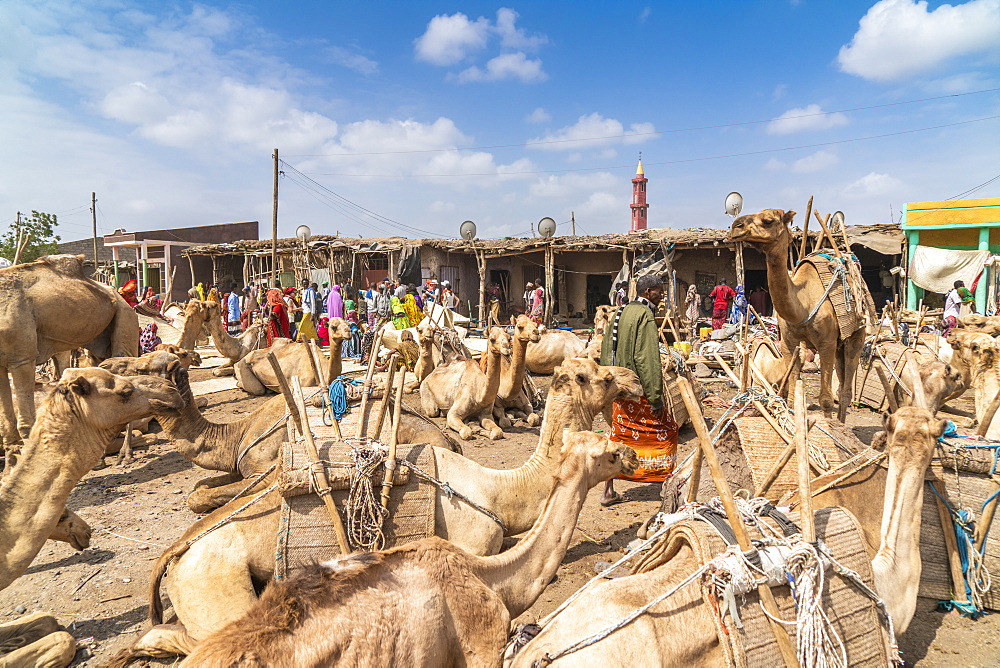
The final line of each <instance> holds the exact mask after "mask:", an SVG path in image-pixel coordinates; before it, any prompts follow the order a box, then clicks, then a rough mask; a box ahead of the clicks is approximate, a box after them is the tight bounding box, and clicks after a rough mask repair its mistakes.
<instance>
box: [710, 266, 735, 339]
mask: <svg viewBox="0 0 1000 668" xmlns="http://www.w3.org/2000/svg"><path fill="white" fill-rule="evenodd" d="M708 296H709V297H711V298H712V300H713V301H712V329H722V326H723V325H724V324H725V323H726V318H727V317H728V316H729V304H730V303H731V302H732V301H733V297H735V296H736V293H735V292H734V291H733V289H732V288H731V287H729V286H728V285H727V284H726V279H725V278H723V279H721V280H720V281H719V284H718V285H716V286H715V287H714V288H712V291H711V292H710V293H708Z"/></svg>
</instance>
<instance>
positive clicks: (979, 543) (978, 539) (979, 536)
mask: <svg viewBox="0 0 1000 668" xmlns="http://www.w3.org/2000/svg"><path fill="white" fill-rule="evenodd" d="M998 501H1000V496H995V497H993V500H992V501H990V503H989V505H987V506H986V507H985V508H983V513H982V515H980V516H979V521H978V522H976V531H975V535H974V537H973V540H974V541H975V544H976V549H977V550H979V551H982V549H983V543H985V542H986V537H987V535H988V534H989V532H990V525H992V524H993V516H994V515H995V514H996V511H997V502H998Z"/></svg>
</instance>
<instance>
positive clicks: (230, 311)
mask: <svg viewBox="0 0 1000 668" xmlns="http://www.w3.org/2000/svg"><path fill="white" fill-rule="evenodd" d="M226 312H227V316H226V319H227V321H228V322H227V323H226V325H227V326H228V330H229V335H230V336H239V335H240V312H241V311H240V293H238V292H237V291H236V283H232V284H231V285H230V286H229V296H228V297H226Z"/></svg>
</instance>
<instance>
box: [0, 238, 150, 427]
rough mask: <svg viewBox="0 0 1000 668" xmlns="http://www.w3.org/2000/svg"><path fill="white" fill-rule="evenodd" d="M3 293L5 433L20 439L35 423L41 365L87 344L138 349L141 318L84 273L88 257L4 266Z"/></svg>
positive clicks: (1, 421) (1, 405)
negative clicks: (36, 371) (38, 377)
mask: <svg viewBox="0 0 1000 668" xmlns="http://www.w3.org/2000/svg"><path fill="white" fill-rule="evenodd" d="M0 294H2V295H3V299H0V437H2V442H3V445H14V444H16V443H19V442H21V441H22V439H24V438H27V437H28V434H29V433H30V432H31V425H32V424H33V423H34V421H35V393H34V389H35V365H37V364H43V363H44V362H45V361H46V360H48V359H49V358H50V357H52V356H53V355H55V354H56V353H59V352H63V351H70V350H74V349H76V348H81V347H85V348H87V349H88V350H90V351H92V352H93V353H94V354H95V355H97V356H98V357H100V358H101V359H103V358H106V357H111V356H113V355H137V354H138V353H139V319H138V317H137V316H136V314H135V311H133V310H132V308H131V307H129V305H128V304H127V303H126V302H125V300H124V299H122V297H121V295H119V294H118V293H117V292H115V291H114V290H112V289H111V288H109V287H108V286H106V285H101V284H100V283H98V282H96V281H92V280H90V279H89V278H86V277H84V275H83V256H82V255H46V256H43V257H41V258H39V259H38V260H36V261H35V262H28V263H25V264H19V265H15V266H13V267H8V268H6V269H0ZM8 374H10V376H12V377H13V380H14V385H13V389H14V394H16V395H17V408H16V411H15V407H14V397H13V396H12V395H11V385H10V381H9V380H8Z"/></svg>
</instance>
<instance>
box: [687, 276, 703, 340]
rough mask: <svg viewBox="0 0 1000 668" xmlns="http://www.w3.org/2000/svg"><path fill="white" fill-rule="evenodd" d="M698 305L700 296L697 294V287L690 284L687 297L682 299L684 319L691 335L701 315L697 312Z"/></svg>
mask: <svg viewBox="0 0 1000 668" xmlns="http://www.w3.org/2000/svg"><path fill="white" fill-rule="evenodd" d="M700 304H701V295H699V294H698V286H697V285H695V284H694V283H692V284H691V285H689V286H688V291H687V295H685V297H684V306H685V311H684V317H685V318H687V321H688V327H689V328H690V329H691V333H692V335H693V334H694V332H695V329H696V328H697V326H698V317H699V316H700V315H701V314H700V312H699V310H700V309H699V305H700Z"/></svg>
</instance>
